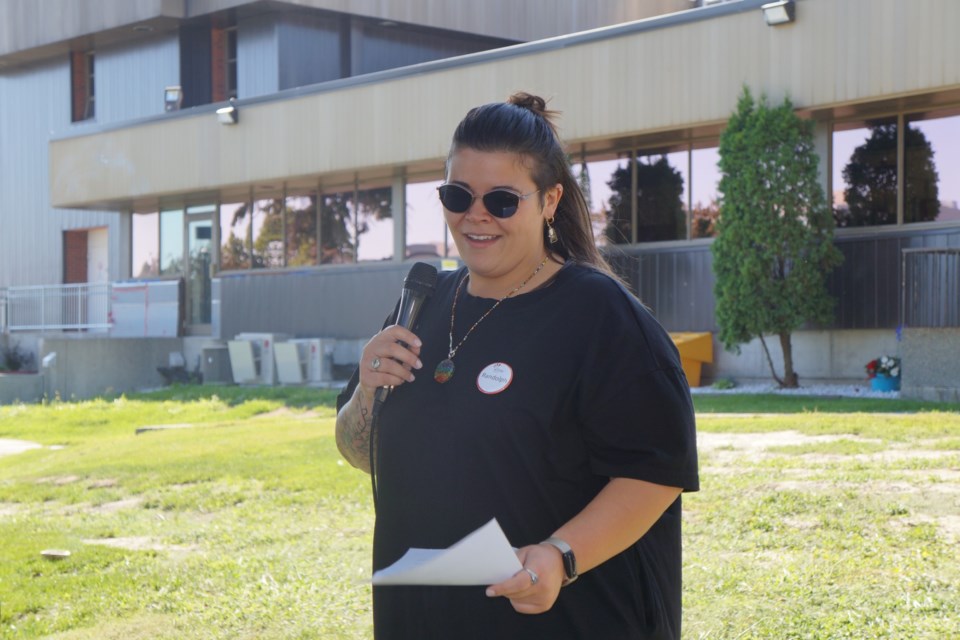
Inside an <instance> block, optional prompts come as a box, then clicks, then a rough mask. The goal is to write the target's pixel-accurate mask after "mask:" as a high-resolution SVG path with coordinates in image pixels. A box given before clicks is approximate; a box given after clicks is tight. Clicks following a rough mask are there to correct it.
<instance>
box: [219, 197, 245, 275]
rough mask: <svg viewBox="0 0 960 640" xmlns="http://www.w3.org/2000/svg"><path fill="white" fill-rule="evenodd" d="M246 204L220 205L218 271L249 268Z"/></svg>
mask: <svg viewBox="0 0 960 640" xmlns="http://www.w3.org/2000/svg"><path fill="white" fill-rule="evenodd" d="M247 212H248V205H247V203H246V202H241V203H231V204H221V205H220V270H221V271H232V270H236V269H249V268H250V216H248V215H247Z"/></svg>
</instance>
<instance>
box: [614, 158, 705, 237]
mask: <svg viewBox="0 0 960 640" xmlns="http://www.w3.org/2000/svg"><path fill="white" fill-rule="evenodd" d="M679 155H680V156H681V158H677V154H669V155H668V154H666V153H655V154H647V155H639V156H638V157H637V159H636V161H635V162H636V171H637V176H636V181H637V191H636V193H635V194H633V193H632V189H633V187H632V181H633V176H632V175H631V168H630V165H629V164H628V165H626V166H622V167H618V168H617V169H616V170H614V172H613V174H612V175H611V176H610V179H609V181H608V182H607V185H608V186H609V187H610V189H611V191H612V192H613V193H612V195H611V197H610V212H609V214H608V221H607V228H606V236H607V240H608V241H609V242H611V243H615V244H620V243H625V242H630V241H631V232H632V229H631V226H632V216H633V211H632V202H633V199H634V198H635V199H636V208H637V229H636V234H635V236H634V237H635V239H636V241H637V242H659V241H664V240H678V239H681V238H686V235H687V234H686V212H685V208H684V203H683V195H684V183H685V182H686V180H685V176H684V174H685V173H686V171H683V172H681V171H680V170H679V169H678V168H677V167H675V166H673V164H671V160H673V161H674V162H677V161H678V160H682V156H684V155H685V154H679ZM671 156H672V157H671Z"/></svg>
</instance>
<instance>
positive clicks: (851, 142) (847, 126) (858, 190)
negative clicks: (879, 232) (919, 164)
mask: <svg viewBox="0 0 960 640" xmlns="http://www.w3.org/2000/svg"><path fill="white" fill-rule="evenodd" d="M832 160H833V174H832V177H833V215H834V218H835V219H836V221H837V226H838V227H863V226H870V225H880V224H896V223H897V122H896V119H886V120H877V121H873V122H869V123H863V122H854V123H841V124H837V125H836V126H835V127H834V131H833V158H832Z"/></svg>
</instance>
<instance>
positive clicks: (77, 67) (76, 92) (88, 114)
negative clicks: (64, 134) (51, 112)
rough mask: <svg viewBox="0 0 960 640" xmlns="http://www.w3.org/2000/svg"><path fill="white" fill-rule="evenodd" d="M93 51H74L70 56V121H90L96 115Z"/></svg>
mask: <svg viewBox="0 0 960 640" xmlns="http://www.w3.org/2000/svg"><path fill="white" fill-rule="evenodd" d="M94 69H95V63H94V54H93V51H74V52H72V53H71V54H70V92H71V97H72V108H71V121H72V122H82V121H83V120H90V119H92V118H93V117H94V115H95V113H96V109H95V106H96V105H95V98H96V92H95V87H94Z"/></svg>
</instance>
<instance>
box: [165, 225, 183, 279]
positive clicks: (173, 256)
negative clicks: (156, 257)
mask: <svg viewBox="0 0 960 640" xmlns="http://www.w3.org/2000/svg"><path fill="white" fill-rule="evenodd" d="M182 273H183V209H168V210H166V211H161V212H160V275H161V276H172V275H179V274H182Z"/></svg>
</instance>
